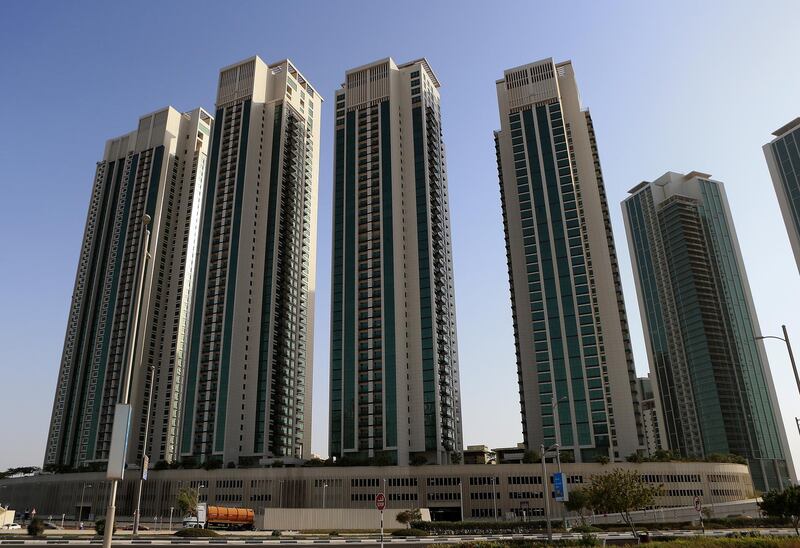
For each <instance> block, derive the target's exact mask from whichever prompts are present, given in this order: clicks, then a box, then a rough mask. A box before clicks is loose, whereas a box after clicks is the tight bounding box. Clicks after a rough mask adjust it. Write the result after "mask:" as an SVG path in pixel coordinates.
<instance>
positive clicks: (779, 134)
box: [772, 116, 800, 137]
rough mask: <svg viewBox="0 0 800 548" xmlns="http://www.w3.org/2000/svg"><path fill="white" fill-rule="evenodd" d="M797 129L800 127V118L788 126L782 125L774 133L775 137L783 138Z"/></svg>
mask: <svg viewBox="0 0 800 548" xmlns="http://www.w3.org/2000/svg"><path fill="white" fill-rule="evenodd" d="M796 127H800V116H798V117H797V118H795V119H794V120H792V121H791V122H789V123H788V124H785V125H782V126H781V127H779V128H778V129H776V130H775V131H773V132H772V134H773V135H774V136H775V137H783V136H784V135H785V134H787V133H789V132H790V131H791V130H793V129H795V128H796Z"/></svg>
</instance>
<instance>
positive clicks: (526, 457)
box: [522, 449, 542, 464]
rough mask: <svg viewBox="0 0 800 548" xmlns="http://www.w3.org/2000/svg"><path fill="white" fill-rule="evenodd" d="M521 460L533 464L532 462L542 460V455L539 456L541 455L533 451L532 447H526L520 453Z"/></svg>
mask: <svg viewBox="0 0 800 548" xmlns="http://www.w3.org/2000/svg"><path fill="white" fill-rule="evenodd" d="M522 462H523V463H525V464H533V463H536V462H542V457H541V455H539V453H538V452H537V451H534V450H533V449H528V450H527V451H525V453H523V455H522Z"/></svg>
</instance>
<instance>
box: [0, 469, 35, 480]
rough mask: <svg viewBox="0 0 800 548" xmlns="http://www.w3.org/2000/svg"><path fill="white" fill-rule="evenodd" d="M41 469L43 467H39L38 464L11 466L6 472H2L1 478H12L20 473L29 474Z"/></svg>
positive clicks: (21, 474) (0, 473)
mask: <svg viewBox="0 0 800 548" xmlns="http://www.w3.org/2000/svg"><path fill="white" fill-rule="evenodd" d="M45 468H46V467H45ZM39 470H41V468H39V467H38V466H17V467H15V468H9V469H8V470H6V471H5V472H0V479H5V478H10V477H13V476H18V475H19V476H26V475H28V474H33V473H34V472H38V471H39Z"/></svg>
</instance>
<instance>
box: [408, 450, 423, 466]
mask: <svg viewBox="0 0 800 548" xmlns="http://www.w3.org/2000/svg"><path fill="white" fill-rule="evenodd" d="M408 463H409V464H410V465H411V466H422V465H423V464H428V459H427V458H426V457H425V455H420V454H419V453H417V454H415V455H411V459H409V462H408Z"/></svg>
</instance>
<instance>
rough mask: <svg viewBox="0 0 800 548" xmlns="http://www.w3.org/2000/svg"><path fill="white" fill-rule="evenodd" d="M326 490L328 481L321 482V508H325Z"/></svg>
mask: <svg viewBox="0 0 800 548" xmlns="http://www.w3.org/2000/svg"><path fill="white" fill-rule="evenodd" d="M327 490H328V482H327V481H326V482H325V483H323V484H322V509H323V510H324V509H325V492H326V491H327Z"/></svg>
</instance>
